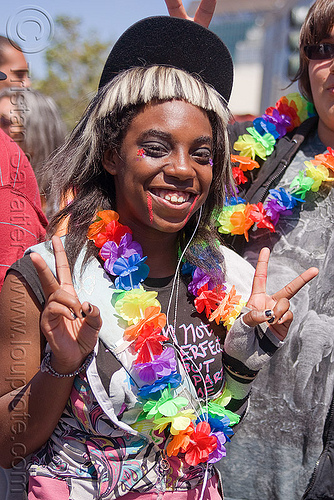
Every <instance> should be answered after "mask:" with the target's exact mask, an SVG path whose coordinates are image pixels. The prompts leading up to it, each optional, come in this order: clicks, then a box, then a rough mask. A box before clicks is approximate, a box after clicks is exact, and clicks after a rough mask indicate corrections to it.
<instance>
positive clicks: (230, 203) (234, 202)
mask: <svg viewBox="0 0 334 500" xmlns="http://www.w3.org/2000/svg"><path fill="white" fill-rule="evenodd" d="M240 203H246V200H244V199H243V198H240V196H238V197H237V198H236V197H235V196H231V197H230V198H228V197H226V199H225V206H226V207H232V206H234V205H240Z"/></svg>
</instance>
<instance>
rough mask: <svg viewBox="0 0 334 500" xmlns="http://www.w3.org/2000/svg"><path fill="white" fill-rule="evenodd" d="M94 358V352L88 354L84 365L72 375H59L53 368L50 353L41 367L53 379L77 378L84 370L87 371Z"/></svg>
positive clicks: (46, 355)
mask: <svg viewBox="0 0 334 500" xmlns="http://www.w3.org/2000/svg"><path fill="white" fill-rule="evenodd" d="M93 357H94V351H92V352H91V353H90V354H88V356H87V358H86V359H85V361H84V362H83V363H82V365H81V366H79V368H77V369H76V370H75V371H74V372H72V373H58V372H56V370H55V369H54V368H52V366H51V352H48V353H46V354H45V356H44V358H43V360H42V363H41V366H40V370H41V372H43V373H44V372H45V373H49V374H50V375H52V376H53V377H56V378H69V377H75V376H76V375H78V374H79V373H81V372H83V371H84V370H86V368H87V367H88V366H89V364H90V363H91V361H92V359H93Z"/></svg>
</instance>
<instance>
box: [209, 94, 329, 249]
mask: <svg viewBox="0 0 334 500" xmlns="http://www.w3.org/2000/svg"><path fill="white" fill-rule="evenodd" d="M314 115H315V112H314V107H313V104H311V103H310V102H308V101H307V100H306V99H305V98H304V97H302V96H301V95H300V94H298V93H292V94H289V95H287V96H285V97H282V98H281V99H279V100H278V101H277V103H276V105H275V107H270V108H268V109H267V110H266V112H265V114H263V115H262V116H261V117H258V118H256V119H255V120H254V121H253V127H248V128H247V129H246V130H247V132H248V134H243V135H241V136H239V138H238V140H237V141H236V142H235V143H234V145H233V147H234V149H235V150H236V151H239V152H240V155H231V160H232V162H233V163H239V166H234V167H232V171H233V178H234V181H235V183H236V184H237V185H240V184H244V183H245V182H247V181H248V179H247V177H246V176H245V175H244V172H246V171H248V170H253V169H254V168H260V165H259V164H258V162H257V161H255V157H256V156H258V157H259V158H261V159H262V160H263V161H265V160H266V158H267V157H268V156H270V155H271V154H272V152H273V151H274V146H275V144H276V141H277V140H278V139H280V138H281V137H283V136H284V135H285V134H286V133H287V132H290V131H292V130H293V129H294V128H296V127H298V126H299V125H300V124H301V123H302V122H303V121H305V120H306V119H307V118H310V117H311V116H314ZM305 165H306V168H305V169H304V170H300V171H299V173H298V174H297V175H296V176H295V178H294V179H293V181H292V183H291V184H290V188H289V190H288V191H286V190H285V189H284V188H279V189H270V190H269V193H270V195H269V197H268V199H267V201H266V202H265V204H264V205H263V204H262V203H261V202H259V203H257V204H249V203H247V204H246V202H245V200H243V199H242V198H235V197H233V198H231V200H230V202H229V203H228V204H226V205H225V206H224V207H223V209H222V210H220V211H219V212H218V213H217V218H216V223H217V226H218V231H219V232H220V233H224V234H229V233H231V234H244V236H245V238H246V240H247V241H248V230H249V229H250V228H251V227H252V226H253V224H256V227H257V228H267V229H269V231H271V232H275V226H276V224H277V222H278V221H279V218H280V215H281V214H282V213H284V215H288V216H290V215H292V209H293V208H294V207H295V206H296V205H298V204H299V203H305V197H306V195H307V193H308V192H309V191H313V192H317V191H318V190H319V188H320V186H321V184H322V183H323V182H333V181H334V177H332V176H331V175H330V173H331V172H334V151H333V150H332V149H331V148H328V152H327V153H326V154H320V155H316V156H315V158H314V159H313V160H311V161H306V162H305Z"/></svg>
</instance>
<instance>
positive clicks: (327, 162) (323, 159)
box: [312, 153, 334, 172]
mask: <svg viewBox="0 0 334 500" xmlns="http://www.w3.org/2000/svg"><path fill="white" fill-rule="evenodd" d="M312 163H313V164H314V165H319V164H320V163H321V164H322V165H324V166H325V167H326V168H329V169H330V170H332V172H334V156H333V155H332V154H329V153H325V154H321V155H316V156H315V157H314V160H313V161H312Z"/></svg>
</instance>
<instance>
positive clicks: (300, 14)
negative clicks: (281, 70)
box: [287, 5, 309, 78]
mask: <svg viewBox="0 0 334 500" xmlns="http://www.w3.org/2000/svg"><path fill="white" fill-rule="evenodd" d="M308 9H309V8H308V7H307V6H304V5H303V6H296V7H293V8H292V9H291V11H290V23H289V34H288V49H289V55H288V68H287V74H288V77H289V78H294V77H295V76H296V73H297V71H298V68H299V32H300V28H301V26H302V24H303V22H304V21H305V18H306V15H307V12H308Z"/></svg>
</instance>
